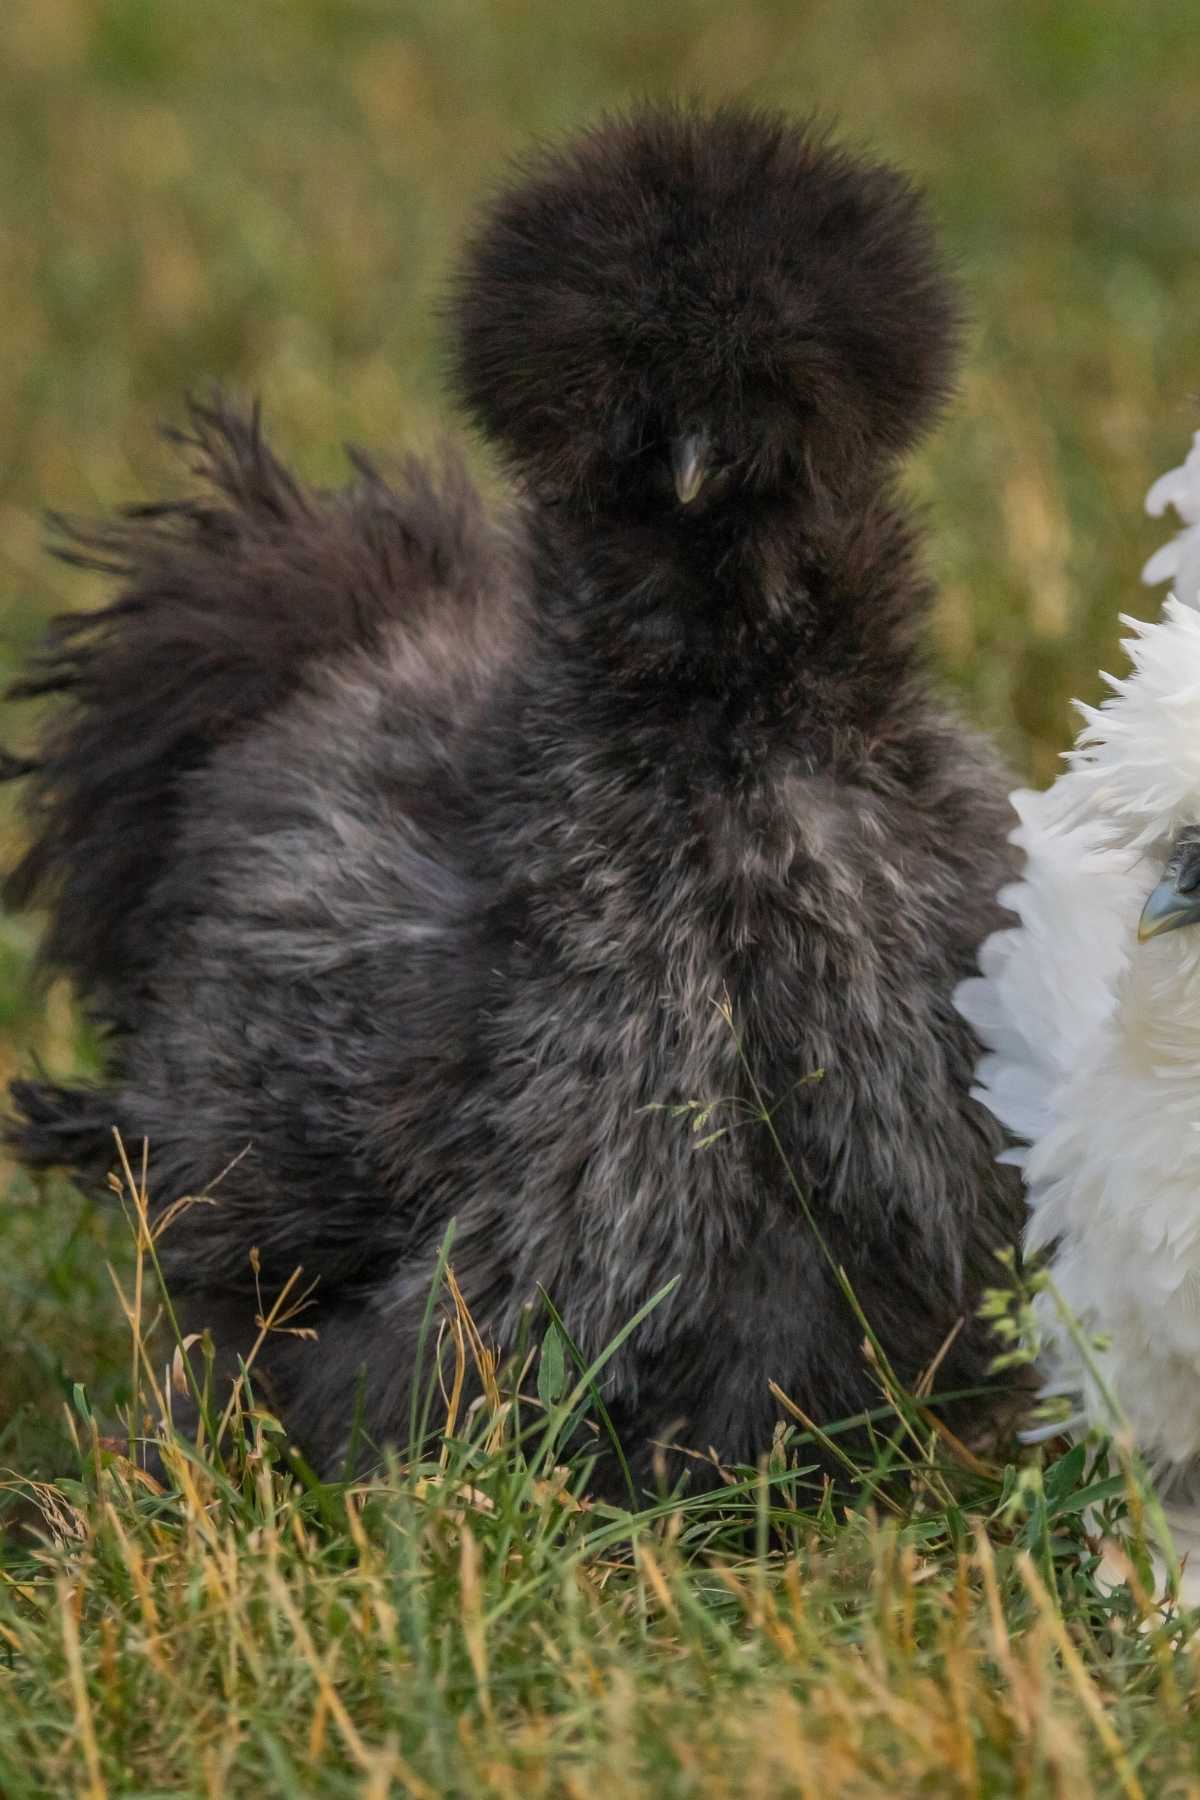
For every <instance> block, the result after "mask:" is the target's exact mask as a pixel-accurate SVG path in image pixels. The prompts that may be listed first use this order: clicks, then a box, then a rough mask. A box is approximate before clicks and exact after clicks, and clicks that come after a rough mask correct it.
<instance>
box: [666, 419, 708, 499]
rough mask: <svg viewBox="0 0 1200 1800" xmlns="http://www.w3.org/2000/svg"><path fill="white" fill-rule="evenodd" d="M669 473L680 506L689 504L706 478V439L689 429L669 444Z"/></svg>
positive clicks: (699, 433) (700, 433)
mask: <svg viewBox="0 0 1200 1800" xmlns="http://www.w3.org/2000/svg"><path fill="white" fill-rule="evenodd" d="M671 474H672V475H673V476H674V479H675V492H676V494H678V496H679V504H680V506H690V505H691V504H692V501H693V500H694V499H695V498H696V496H697V495H698V494H699V492H700V490H701V488H702V487H703V486H704V483H705V482H706V481H707V480H708V439H707V438H706V437H705V436H704V434H703V433H702V432H699V431H690V432H687V433H685V435H684V436H683V437H677V438H676V439H675V441H674V443H673V444H672V445H671Z"/></svg>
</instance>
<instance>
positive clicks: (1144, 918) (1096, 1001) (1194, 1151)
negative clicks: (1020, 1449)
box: [957, 432, 1200, 1601]
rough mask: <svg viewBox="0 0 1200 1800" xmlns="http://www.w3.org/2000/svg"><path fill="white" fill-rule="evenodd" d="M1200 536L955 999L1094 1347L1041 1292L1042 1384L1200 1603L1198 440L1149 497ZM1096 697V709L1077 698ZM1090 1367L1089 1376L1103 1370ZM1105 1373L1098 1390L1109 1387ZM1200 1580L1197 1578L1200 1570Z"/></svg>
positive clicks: (1062, 1287)
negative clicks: (1097, 1436)
mask: <svg viewBox="0 0 1200 1800" xmlns="http://www.w3.org/2000/svg"><path fill="white" fill-rule="evenodd" d="M1168 506H1172V507H1174V508H1175V510H1176V511H1177V512H1178V513H1179V515H1180V517H1181V519H1182V520H1183V523H1184V529H1183V530H1182V531H1180V532H1179V533H1178V534H1177V535H1176V536H1175V538H1174V539H1173V540H1172V541H1171V542H1170V543H1169V544H1166V545H1164V546H1163V547H1162V549H1160V550H1159V551H1158V552H1157V554H1156V555H1154V556H1153V557H1152V558H1151V559H1150V561H1149V562H1148V563H1147V564H1146V567H1145V569H1144V570H1143V579H1144V580H1145V581H1147V582H1151V583H1153V582H1157V581H1162V580H1166V579H1170V580H1171V582H1172V586H1173V592H1172V594H1171V596H1170V597H1169V598H1168V599H1167V601H1166V604H1165V606H1164V608H1163V612H1162V615H1161V617H1160V618H1159V620H1158V621H1157V622H1155V623H1153V624H1145V623H1142V622H1140V621H1138V620H1134V619H1124V618H1123V621H1122V622H1123V623H1125V624H1127V625H1129V627H1130V629H1131V632H1132V636H1131V637H1130V638H1129V639H1128V640H1127V641H1126V643H1125V645H1124V648H1125V650H1126V652H1127V653H1128V656H1129V659H1130V661H1131V663H1132V665H1133V669H1132V673H1131V674H1129V675H1127V676H1126V677H1125V678H1124V679H1123V680H1117V679H1115V678H1113V677H1111V676H1106V677H1105V680H1106V681H1107V682H1108V685H1109V686H1110V688H1111V689H1112V693H1111V695H1110V696H1109V697H1108V698H1106V699H1105V700H1104V702H1103V703H1102V704H1101V705H1100V706H1099V707H1092V706H1084V705H1081V704H1080V705H1079V706H1078V710H1079V712H1080V713H1081V714H1082V717H1083V720H1084V724H1083V728H1082V730H1081V731H1080V733H1079V736H1078V738H1077V740H1076V743H1075V747H1074V749H1073V750H1072V751H1071V752H1070V753H1069V755H1068V757H1067V762H1068V765H1069V766H1068V768H1067V771H1066V772H1065V773H1064V774H1063V775H1061V776H1060V777H1059V778H1058V780H1057V781H1056V782H1055V783H1054V784H1053V786H1052V787H1051V788H1050V789H1049V790H1048V791H1047V792H1045V793H1030V792H1018V793H1016V794H1014V795H1013V797H1012V799H1013V805H1014V807H1015V809H1016V812H1017V815H1018V818H1019V820H1020V824H1019V826H1018V828H1017V830H1016V831H1015V832H1014V834H1013V841H1014V842H1015V843H1017V844H1018V845H1019V846H1020V847H1021V848H1022V849H1023V850H1024V852H1025V856H1026V866H1025V875H1024V879H1023V880H1022V881H1021V882H1018V883H1016V884H1014V885H1013V886H1012V887H1011V888H1009V889H1008V890H1006V891H1005V892H1004V894H1003V895H1002V898H1003V899H1004V901H1005V903H1006V904H1007V905H1008V906H1010V907H1011V908H1012V910H1013V912H1014V913H1015V914H1016V915H1017V918H1018V919H1019V921H1020V923H1019V925H1018V926H1017V927H1016V928H1015V929H1012V930H1007V931H1001V932H997V933H996V934H995V935H993V936H992V937H991V938H989V939H988V941H987V943H986V944H985V945H984V948H983V951H982V953H981V955H980V967H981V969H982V976H981V977H980V978H979V979H975V980H972V981H967V982H965V983H963V984H962V986H961V987H960V988H959V990H958V994H957V1000H958V1004H959V1007H960V1010H961V1011H962V1012H963V1013H964V1014H965V1015H966V1016H967V1018H968V1019H969V1020H970V1021H971V1022H972V1024H973V1025H974V1026H975V1028H976V1030H977V1032H978V1034H979V1037H980V1039H981V1040H982V1042H983V1044H984V1046H985V1048H986V1051H987V1054H986V1055H985V1056H984V1057H983V1059H982V1061H981V1063H980V1065H979V1071H978V1089H977V1092H978V1094H979V1096H980V1098H981V1099H982V1100H983V1101H984V1102H985V1104H986V1105H987V1106H989V1107H990V1108H991V1110H992V1112H993V1113H994V1114H995V1115H996V1117H997V1118H998V1119H1000V1120H1001V1122H1002V1123H1003V1124H1004V1125H1005V1126H1006V1127H1007V1128H1008V1130H1009V1131H1010V1132H1011V1133H1013V1135H1014V1136H1015V1137H1016V1138H1017V1139H1018V1140H1019V1143H1020V1146H1021V1147H1019V1148H1016V1149H1013V1150H1011V1151H1009V1152H1008V1153H1007V1159H1008V1160H1010V1161H1014V1162H1018V1163H1020V1165H1021V1166H1022V1168H1023V1172H1024V1177H1025V1182H1026V1186H1027V1191H1028V1200H1029V1209H1030V1210H1029V1221H1028V1226H1027V1231H1026V1245H1027V1247H1028V1249H1029V1250H1030V1251H1031V1252H1039V1253H1043V1254H1044V1255H1045V1256H1046V1259H1047V1266H1048V1268H1049V1271H1050V1274H1051V1276H1052V1278H1053V1282H1054V1285H1055V1287H1056V1288H1057V1290H1058V1292H1059V1294H1060V1295H1061V1296H1062V1299H1063V1300H1064V1301H1065V1302H1066V1305H1067V1307H1068V1308H1069V1309H1070V1311H1071V1312H1072V1313H1073V1314H1074V1315H1075V1317H1076V1319H1077V1320H1078V1321H1079V1324H1080V1325H1081V1326H1082V1328H1083V1332H1084V1334H1085V1336H1086V1337H1093V1336H1094V1337H1096V1338H1098V1348H1097V1350H1096V1351H1095V1353H1094V1354H1093V1353H1092V1352H1091V1351H1090V1350H1089V1351H1088V1352H1086V1353H1085V1352H1084V1351H1083V1350H1081V1349H1080V1347H1079V1345H1078V1344H1077V1342H1076V1340H1075V1337H1074V1335H1073V1334H1072V1332H1071V1330H1070V1329H1069V1328H1068V1326H1067V1324H1066V1323H1065V1322H1064V1320H1063V1319H1062V1317H1061V1316H1060V1311H1059V1309H1058V1307H1057V1306H1056V1305H1055V1304H1054V1303H1053V1301H1052V1298H1051V1296H1049V1295H1044V1296H1042V1298H1041V1300H1040V1302H1039V1307H1040V1310H1041V1316H1040V1320H1039V1323H1040V1325H1041V1327H1042V1328H1043V1332H1044V1346H1043V1365H1042V1366H1043V1372H1044V1375H1045V1391H1046V1392H1047V1393H1049V1394H1059V1395H1067V1396H1070V1397H1071V1399H1072V1401H1073V1402H1074V1403H1075V1407H1076V1413H1075V1417H1074V1419H1073V1420H1072V1424H1073V1425H1074V1426H1076V1427H1086V1426H1091V1425H1097V1426H1100V1427H1102V1428H1104V1429H1106V1430H1112V1429H1113V1427H1114V1425H1115V1424H1116V1419H1115V1418H1114V1409H1113V1406H1112V1404H1111V1402H1110V1401H1109V1400H1108V1399H1107V1398H1106V1396H1105V1391H1104V1390H1105V1389H1107V1390H1108V1392H1109V1393H1110V1394H1111V1395H1112V1396H1113V1397H1114V1398H1115V1400H1116V1402H1117V1407H1118V1408H1119V1415H1123V1417H1124V1420H1125V1421H1126V1422H1127V1423H1128V1426H1129V1428H1130V1429H1131V1431H1132V1434H1133V1437H1134V1439H1135V1441H1136V1444H1137V1447H1138V1448H1139V1450H1140V1451H1141V1452H1142V1454H1143V1455H1144V1457H1145V1458H1146V1460H1147V1461H1148V1463H1149V1464H1150V1466H1151V1468H1152V1469H1153V1470H1154V1471H1155V1473H1156V1474H1157V1476H1158V1477H1159V1481H1160V1488H1161V1492H1162V1494H1163V1497H1164V1499H1165V1500H1166V1501H1167V1502H1168V1515H1167V1516H1168V1519H1169V1520H1170V1523H1171V1526H1172V1530H1173V1535H1174V1538H1175V1544H1176V1548H1177V1550H1178V1551H1179V1553H1180V1554H1181V1555H1182V1554H1183V1553H1185V1552H1188V1551H1190V1552H1191V1554H1190V1556H1189V1558H1188V1564H1189V1566H1188V1567H1187V1568H1186V1569H1185V1581H1184V1595H1185V1598H1187V1599H1189V1600H1192V1601H1196V1600H1200V929H1192V928H1193V927H1195V926H1200V432H1198V433H1197V435H1196V438H1195V441H1194V445H1193V448H1192V450H1191V452H1190V454H1189V455H1188V457H1187V460H1186V461H1185V463H1184V464H1183V465H1182V467H1181V468H1178V469H1174V470H1172V471H1171V472H1170V473H1169V474H1167V475H1164V476H1163V477H1162V478H1161V479H1160V480H1159V481H1157V482H1156V483H1155V484H1154V486H1153V487H1152V488H1151V489H1150V492H1149V494H1148V495H1147V497H1146V507H1147V510H1148V511H1149V512H1150V513H1152V514H1154V515H1155V516H1158V515H1160V514H1162V513H1163V512H1164V511H1165V510H1166V508H1167V507H1168ZM1077 704H1078V703H1077ZM1089 1358H1090V1362H1091V1367H1090V1368H1089ZM1097 1376H1098V1377H1099V1379H1097ZM1189 1578H1190V1579H1189Z"/></svg>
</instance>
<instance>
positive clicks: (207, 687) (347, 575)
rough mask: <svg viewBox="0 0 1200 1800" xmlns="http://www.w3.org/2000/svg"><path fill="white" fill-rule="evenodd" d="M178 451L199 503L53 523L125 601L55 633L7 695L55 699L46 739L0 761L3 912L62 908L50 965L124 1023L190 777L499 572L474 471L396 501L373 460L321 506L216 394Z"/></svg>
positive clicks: (421, 471)
mask: <svg viewBox="0 0 1200 1800" xmlns="http://www.w3.org/2000/svg"><path fill="white" fill-rule="evenodd" d="M168 436H169V437H171V438H172V439H173V441H174V442H175V444H176V446H177V447H178V449H179V450H180V452H181V453H182V456H183V459H184V461H185V462H186V464H187V466H188V468H189V470H190V474H191V478H192V479H191V483H190V486H191V492H190V494H188V495H186V496H185V497H184V498H182V499H179V500H174V501H169V502H166V503H161V504H155V505H140V506H134V507H130V508H128V509H126V510H125V511H124V512H122V513H121V514H119V515H118V516H116V517H115V518H113V519H111V520H107V521H103V522H101V523H99V524H85V525H80V524H76V523H72V522H64V521H61V520H60V521H56V528H57V532H58V538H59V542H58V544H57V546H56V548H57V553H58V554H59V555H60V556H61V557H63V558H64V559H65V560H67V561H68V562H73V563H76V564H79V565H82V566H84V567H87V568H91V569H93V570H99V571H100V572H101V573H102V574H104V575H105V576H106V577H108V578H109V579H110V580H111V581H112V582H113V583H114V584H115V586H116V594H115V597H114V598H113V599H112V600H111V601H110V602H109V604H107V605H105V606H102V607H101V608H99V609H98V610H96V611H92V612H80V613H67V614H64V615H63V616H61V617H59V618H58V619H56V620H54V621H53V622H52V623H51V625H50V627H49V630H48V634H47V637H46V640H45V642H44V644H43V646H42V649H41V651H40V653H39V654H38V655H37V656H36V658H35V660H34V661H33V663H32V665H31V667H30V668H29V669H28V671H27V672H26V674H25V675H24V677H23V678H22V679H21V680H19V681H18V682H17V684H16V686H15V687H14V688H13V689H12V690H11V693H10V697H11V698H14V699H30V700H43V699H49V700H50V701H52V702H53V706H52V710H51V711H50V713H49V715H48V719H47V723H46V725H45V728H44V731H43V734H42V738H41V742H40V744H39V745H38V747H37V749H36V751H35V752H34V754H33V755H32V756H30V757H28V758H19V757H14V756H6V757H5V758H4V760H3V763H2V764H0V777H3V778H6V779H18V778H21V779H23V781H24V787H25V792H24V803H25V805H24V810H25V822H26V828H27V830H26V841H27V845H28V847H27V849H26V850H25V853H24V855H23V857H22V858H21V860H20V861H19V862H18V864H17V866H16V868H15V869H14V870H13V871H12V872H11V874H10V875H9V877H8V880H7V884H6V887H5V899H6V900H7V901H8V903H9V904H11V905H14V906H23V905H27V904H29V903H31V902H39V903H44V904H46V905H47V907H48V912H49V919H48V927H47V934H46V939H45V947H44V958H45V962H46V963H47V965H49V966H51V967H55V968H58V969H62V970H65V971H66V972H67V973H68V974H70V975H71V976H73V977H74V978H75V980H76V982H77V983H78V985H79V986H80V988H81V989H82V991H83V992H84V994H85V995H86V996H87V997H88V998H89V1000H90V1001H91V1003H92V1004H93V1006H94V1008H95V1009H96V1010H97V1011H98V1012H99V1013H100V1015H101V1016H102V1017H104V1018H106V1019H108V1020H109V1021H110V1022H115V1023H118V1024H120V1022H121V1018H120V1014H121V1002H120V998H119V996H120V993H121V991H122V990H123V989H124V990H125V991H127V992H130V996H131V998H132V989H133V988H134V987H135V986H136V982H137V975H138V972H139V969H140V967H141V966H142V965H143V961H144V958H145V957H146V955H147V954H148V951H149V946H148V945H147V944H146V942H145V939H146V931H145V929H144V927H145V921H146V918H147V917H148V911H147V907H146V901H147V900H148V899H149V897H150V896H151V894H152V893H153V890H154V887H155V883H156V881H157V879H158V876H159V874H160V873H161V871H162V869H163V867H164V866H165V859H166V858H167V857H168V856H169V845H170V841H171V837H172V832H173V829H174V824H175V821H176V818H177V816H178V808H179V803H180V797H181V793H182V791H183V788H184V785H185V783H186V781H187V779H188V777H189V776H190V775H191V774H192V772H193V771H194V770H196V769H197V768H198V767H200V766H201V765H202V764H203V763H205V762H206V761H207V760H208V758H209V757H210V756H211V755H212V753H213V752H214V750H215V749H216V748H217V747H218V746H219V745H220V744H221V743H222V742H223V741H225V740H227V739H229V738H232V737H234V736H236V735H239V734H241V733H243V732H245V731H246V730H247V729H248V728H250V727H252V726H253V725H254V724H255V723H256V722H257V721H259V720H261V719H262V718H264V717H265V716H266V715H267V714H269V713H270V712H272V711H273V710H274V709H276V708H277V707H279V706H280V705H281V704H283V703H284V702H285V701H286V700H287V699H288V698H289V697H290V695H291V694H292V693H293V692H294V691H296V690H297V689H298V688H299V687H300V686H302V684H303V683H304V682H305V680H306V679H308V678H310V677H311V675H312V672H313V671H314V670H315V669H316V668H317V667H325V666H326V665H328V664H329V663H330V662H331V661H333V662H337V661H338V660H339V659H341V658H344V657H347V656H352V655H353V654H354V653H356V652H362V651H366V652H367V653H368V654H370V653H371V652H372V651H374V650H375V649H376V648H377V647H378V646H379V645H380V643H381V640H383V638H384V637H385V635H386V634H387V633H388V631H389V629H390V628H394V627H395V626H396V625H397V624H401V623H402V624H408V623H411V622H412V621H413V620H414V617H415V616H419V615H420V614H421V613H422V611H424V612H425V613H426V614H430V613H432V612H433V611H434V610H435V609H437V608H438V607H439V606H443V607H444V605H445V603H446V601H450V602H455V601H459V602H461V600H462V598H463V594H464V592H465V591H466V590H468V589H470V588H471V586H472V584H473V583H474V584H475V586H476V588H481V587H483V586H484V585H485V584H486V581H487V578H488V575H489V573H490V570H489V565H488V557H487V551H488V547H489V537H488V528H487V526H486V521H485V519H484V516H483V512H482V507H481V505H480V502H479V499H478V496H477V494H476V492H475V490H474V488H473V487H472V486H471V484H470V482H469V480H468V479H467V477H466V474H465V472H464V471H463V470H462V469H461V467H460V466H458V465H454V464H450V463H448V464H447V466H446V469H445V472H444V473H441V474H439V475H438V476H436V477H435V475H434V474H432V473H431V472H430V470H429V469H428V468H426V467H425V466H424V465H422V464H419V463H417V462H416V461H413V462H410V463H407V464H406V465H404V468H403V471H402V479H401V480H400V482H399V483H398V484H397V485H396V486H391V485H389V484H388V483H387V482H385V481H384V479H383V478H382V476H381V475H380V474H379V473H378V472H377V471H376V470H375V469H374V468H373V467H372V466H371V465H370V464H369V463H367V462H366V461H365V459H363V458H361V457H360V458H357V459H356V460H355V470H356V480H355V481H354V482H353V483H352V484H351V485H350V486H349V487H347V488H346V489H345V490H343V491H341V492H338V493H333V494H327V493H322V492H319V491H316V490H313V489H310V488H306V487H305V486H304V485H303V484H302V483H301V482H299V481H298V480H297V479H296V478H295V477H294V476H293V475H292V474H290V472H289V471H288V470H287V469H286V468H285V467H284V466H283V464H282V463H281V462H280V461H279V460H278V459H277V458H276V456H275V455H274V454H273V452H272V451H271V449H270V448H269V446H268V445H267V443H266V441H265V439H264V436H263V432H262V427H261V423H260V420H259V416H258V412H257V409H254V410H252V411H248V412H247V411H241V410H238V409H236V408H235V407H233V406H231V405H230V404H228V403H226V402H225V401H223V400H221V399H219V398H218V399H217V400H215V401H214V402H212V403H211V404H204V405H201V404H193V406H192V408H191V415H190V426H189V429H188V430H186V431H176V432H170V433H168Z"/></svg>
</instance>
